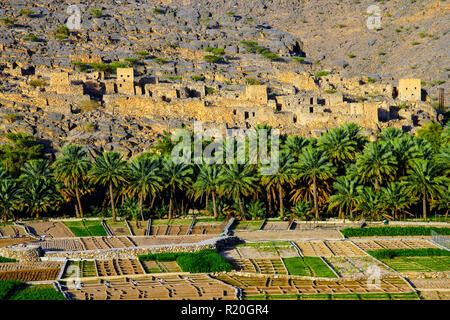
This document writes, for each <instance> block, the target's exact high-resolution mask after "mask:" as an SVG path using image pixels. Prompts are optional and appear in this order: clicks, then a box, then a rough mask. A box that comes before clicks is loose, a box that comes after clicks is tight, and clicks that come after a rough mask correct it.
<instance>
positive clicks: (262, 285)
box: [216, 273, 412, 297]
mask: <svg viewBox="0 0 450 320" xmlns="http://www.w3.org/2000/svg"><path fill="white" fill-rule="evenodd" d="M216 278H217V279H219V280H221V281H224V282H226V283H229V284H231V285H233V286H236V287H238V288H241V289H242V290H243V293H244V296H245V297H247V296H258V295H266V294H267V295H297V294H317V293H327V294H339V293H363V294H364V293H386V292H388V293H401V292H405V293H406V292H412V289H411V288H410V287H409V285H408V284H407V283H406V282H405V281H404V280H403V279H401V278H383V279H381V283H380V288H369V287H368V286H367V282H366V280H345V279H340V280H308V279H299V278H293V277H279V278H275V277H273V276H266V277H264V276H255V277H247V276H243V275H241V276H239V275H232V274H225V273H223V274H220V275H217V276H216Z"/></svg>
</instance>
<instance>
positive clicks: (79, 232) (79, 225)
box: [64, 220, 107, 237]
mask: <svg viewBox="0 0 450 320" xmlns="http://www.w3.org/2000/svg"><path fill="white" fill-rule="evenodd" d="M64 224H65V225H66V226H67V227H68V228H69V229H70V230H71V231H72V232H73V234H74V235H75V236H76V237H89V236H92V237H97V236H107V234H106V231H105V229H104V228H103V226H102V223H101V221H99V220H80V221H64Z"/></svg>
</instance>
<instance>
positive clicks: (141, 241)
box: [130, 235, 213, 247]
mask: <svg viewBox="0 0 450 320" xmlns="http://www.w3.org/2000/svg"><path fill="white" fill-rule="evenodd" d="M212 237H213V236H211V235H189V236H148V237H130V239H131V240H132V241H133V243H135V244H136V246H139V247H140V246H152V245H162V244H179V243H195V242H199V241H203V240H206V239H210V238H212Z"/></svg>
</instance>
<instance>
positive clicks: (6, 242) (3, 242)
mask: <svg viewBox="0 0 450 320" xmlns="http://www.w3.org/2000/svg"><path fill="white" fill-rule="evenodd" d="M30 241H34V239H33V238H28V237H24V238H1V239H0V247H7V246H11V245H14V244H18V243H25V242H30Z"/></svg>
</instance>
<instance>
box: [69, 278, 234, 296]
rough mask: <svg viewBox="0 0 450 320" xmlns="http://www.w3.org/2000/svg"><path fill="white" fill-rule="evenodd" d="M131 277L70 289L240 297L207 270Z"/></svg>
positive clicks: (105, 293) (78, 292) (115, 293)
mask: <svg viewBox="0 0 450 320" xmlns="http://www.w3.org/2000/svg"><path fill="white" fill-rule="evenodd" d="M131 281H132V280H131V279H129V278H126V279H118V280H112V281H108V282H109V283H108V285H107V284H106V283H105V282H103V281H93V282H84V283H83V287H82V288H81V290H73V289H71V290H69V291H68V293H69V294H70V295H71V296H72V297H73V298H74V299H76V300H141V299H142V300H158V299H166V300H167V299H175V300H182V299H195V300H212V299H227V300H234V299H236V292H235V289H234V288H232V287H231V286H229V285H226V284H224V283H223V282H220V281H217V280H215V279H212V278H210V277H208V276H207V275H205V274H192V275H189V276H182V275H158V277H155V276H149V277H148V278H139V279H134V280H133V281H134V284H133V282H131Z"/></svg>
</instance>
